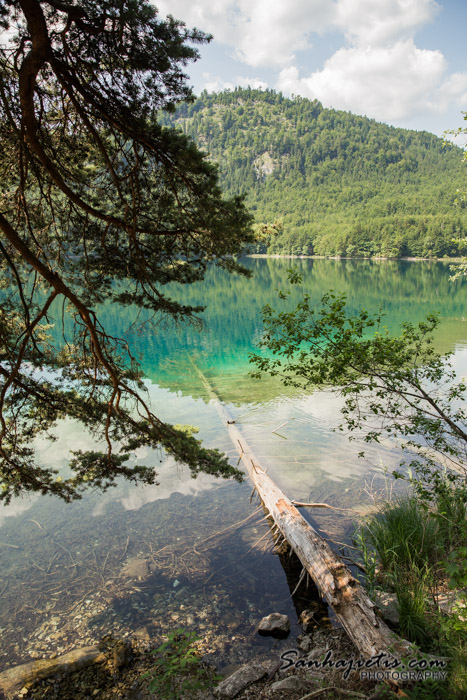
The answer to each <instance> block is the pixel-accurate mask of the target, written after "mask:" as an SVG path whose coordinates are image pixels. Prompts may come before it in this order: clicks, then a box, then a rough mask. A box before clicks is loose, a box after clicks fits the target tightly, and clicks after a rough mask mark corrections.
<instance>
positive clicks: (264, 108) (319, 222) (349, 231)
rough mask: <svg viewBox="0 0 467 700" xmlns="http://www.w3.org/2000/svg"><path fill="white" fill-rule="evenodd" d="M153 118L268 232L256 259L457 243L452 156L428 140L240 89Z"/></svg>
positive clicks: (437, 249)
mask: <svg viewBox="0 0 467 700" xmlns="http://www.w3.org/2000/svg"><path fill="white" fill-rule="evenodd" d="M162 120H163V121H162V123H163V124H165V125H167V126H177V127H179V128H180V129H182V130H183V131H184V132H185V133H186V134H187V135H189V136H191V137H192V138H194V140H195V141H196V142H197V143H198V145H199V146H201V147H202V148H203V149H204V150H206V151H207V152H208V153H209V154H210V158H212V159H213V160H215V161H217V162H218V163H219V167H220V175H221V183H222V186H223V188H224V189H225V191H226V192H227V193H228V194H238V193H241V192H244V193H245V194H246V198H247V204H248V205H249V206H250V208H251V209H252V211H253V213H254V214H255V219H256V221H257V222H258V223H266V224H273V223H275V225H273V226H264V227H262V231H263V235H262V237H261V240H260V242H259V243H258V245H257V246H256V249H255V250H256V252H266V251H267V252H269V253H294V254H310V253H315V254H321V255H349V256H360V255H365V256H366V255H383V256H394V257H399V256H410V255H413V256H443V255H457V254H458V249H457V245H456V244H455V243H453V241H452V239H453V238H455V237H463V236H465V235H466V231H467V219H466V214H467V212H466V209H465V208H463V207H462V205H458V206H456V205H455V204H454V200H455V197H456V189H457V188H458V187H460V186H461V184H462V182H463V181H465V175H466V171H465V165H464V164H463V163H462V151H461V150H460V149H459V148H457V147H455V146H452V145H447V146H446V145H445V144H444V143H443V140H442V139H440V138H437V137H436V136H434V135H433V134H429V133H428V132H417V131H408V130H405V129H396V128H394V127H390V126H387V125H385V124H380V123H377V122H375V121H374V120H371V119H367V118H366V117H358V116H355V115H353V114H350V113H348V112H339V111H336V110H333V109H324V108H323V107H322V105H321V104H320V103H319V102H318V101H317V100H314V101H311V100H307V99H304V98H295V99H287V98H285V97H283V96H282V95H281V94H278V93H275V92H274V91H272V90H267V91H261V90H253V89H250V88H247V89H240V88H236V89H235V90H234V91H227V92H223V93H213V94H208V93H206V92H204V93H203V94H202V95H201V97H200V98H199V99H197V100H196V101H195V102H194V103H193V104H183V105H181V106H180V107H179V109H178V110H177V112H176V113H175V114H174V115H164V116H163V118H162Z"/></svg>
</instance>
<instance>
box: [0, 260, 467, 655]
mask: <svg viewBox="0 0 467 700" xmlns="http://www.w3.org/2000/svg"><path fill="white" fill-rule="evenodd" d="M291 264H292V262H291V261H289V260H257V259H253V260H249V261H247V265H248V266H250V267H251V269H252V270H253V271H254V273H255V274H254V277H253V280H251V281H249V280H245V279H243V278H235V277H229V276H227V274H226V273H224V272H222V271H221V270H216V269H213V270H211V271H210V272H209V274H208V277H207V279H206V281H205V282H204V283H203V284H201V285H193V286H189V287H184V288H183V300H184V301H185V302H186V303H189V304H198V303H203V302H207V303H208V308H207V310H206V312H205V314H204V317H205V327H204V331H203V333H202V334H199V333H197V332H196V331H195V330H194V329H192V328H188V327H181V328H179V329H178V330H177V331H175V330H174V329H169V330H166V331H164V332H163V331H162V329H160V330H159V331H158V332H157V333H149V334H146V335H138V334H136V333H133V334H130V335H129V339H130V341H131V343H132V344H133V346H134V348H136V347H137V349H138V350H139V351H140V352H141V355H142V358H143V365H144V369H145V370H146V372H147V374H148V376H149V381H148V385H147V386H148V392H149V396H150V399H151V402H152V405H153V408H154V411H155V413H156V415H158V416H159V417H160V418H162V419H164V420H167V421H169V422H174V423H182V424H183V423H186V424H194V425H197V426H198V427H199V437H200V438H201V439H202V440H203V441H204V443H205V444H206V445H207V446H210V447H217V448H219V449H221V450H223V451H225V452H226V453H227V454H229V455H230V456H231V458H232V462H233V463H234V464H236V462H237V455H236V452H235V450H234V448H233V446H232V444H231V443H230V442H229V439H228V437H227V434H226V431H225V428H224V426H223V425H222V424H221V423H220V421H219V417H218V415H217V412H216V410H215V408H214V406H213V405H212V404H211V403H210V400H209V396H208V395H207V394H206V389H205V387H204V386H203V385H202V384H201V382H200V380H199V377H198V375H197V373H196V371H195V370H194V368H193V362H192V361H193V360H194V361H195V363H196V364H198V366H199V367H200V368H201V369H202V370H203V372H204V373H205V374H206V376H207V377H208V379H209V381H210V382H211V384H212V385H213V386H214V388H215V390H216V392H217V393H218V394H219V395H220V397H221V398H222V399H223V400H224V401H226V402H227V403H228V404H229V410H230V412H231V413H233V415H234V416H235V419H236V421H237V424H238V427H239V428H240V430H241V431H243V432H244V434H245V437H246V438H247V440H248V442H249V443H250V444H251V446H252V448H253V449H254V451H255V453H256V454H257V455H258V457H259V459H260V460H261V461H262V462H263V463H264V464H265V465H267V466H268V469H269V473H270V474H271V476H272V477H273V478H274V479H275V480H276V481H277V482H278V483H279V485H280V486H281V487H282V488H283V489H284V491H285V492H286V493H287V494H288V495H289V497H290V498H295V499H297V500H304V501H307V500H312V501H325V502H328V503H331V504H333V505H337V506H341V507H343V508H349V509H352V508H355V509H359V510H360V511H363V510H365V509H367V508H369V507H371V505H372V502H373V500H372V499H373V498H377V496H378V492H379V491H384V489H385V488H387V482H386V481H385V477H384V473H383V472H382V471H381V469H382V468H383V467H387V468H389V469H392V468H393V467H394V466H396V464H397V462H398V458H399V455H398V454H397V452H395V451H394V449H393V446H391V445H390V444H383V445H380V446H377V447H371V448H367V460H366V461H365V460H361V459H358V457H357V454H358V452H359V451H360V450H361V447H360V446H357V445H355V446H353V445H349V443H348V442H347V439H346V437H345V436H344V435H341V434H339V433H335V432H332V428H333V427H334V426H336V425H337V424H338V422H339V402H338V400H336V398H335V397H332V396H331V395H330V394H327V393H326V392H321V393H308V394H303V393H300V392H296V391H295V390H292V389H289V390H284V388H283V387H282V386H281V385H280V383H279V382H278V381H277V380H275V379H267V378H265V379H264V380H262V381H253V380H251V378H249V377H248V371H249V369H250V367H249V365H248V361H247V354H248V351H249V350H251V348H252V343H253V341H254V339H257V338H258V337H259V336H260V334H261V324H260V320H259V311H260V308H261V307H262V306H263V305H264V304H265V303H275V302H274V297H275V292H274V290H275V288H277V287H284V285H285V279H286V271H287V269H288V268H289V267H290V266H291ZM293 264H294V265H295V266H298V267H299V269H300V271H301V272H302V273H303V275H304V291H306V292H308V293H310V294H311V295H312V298H313V299H316V301H318V300H319V298H320V297H321V295H322V293H323V292H324V291H326V289H328V288H329V287H333V288H334V289H335V290H337V291H342V292H346V293H347V295H348V300H349V307H350V309H351V310H357V308H359V307H360V306H365V307H366V308H367V309H368V310H369V311H376V310H378V308H379V306H382V307H383V308H384V310H385V311H386V313H387V315H388V316H387V318H388V325H389V326H390V327H391V328H392V329H393V330H395V329H396V328H397V327H398V326H400V324H401V323H402V322H403V321H404V320H406V319H410V320H412V321H417V320H419V319H421V318H423V317H424V316H425V315H426V314H427V313H429V312H431V311H433V310H439V311H440V313H441V316H442V324H441V328H440V332H439V334H438V338H437V346H438V348H439V349H440V350H452V349H455V355H454V358H453V363H454V366H455V369H456V371H457V372H458V374H459V375H461V376H465V375H466V372H467V324H466V323H465V322H462V320H461V319H462V317H463V316H464V315H465V311H466V310H465V295H464V294H463V290H462V288H461V286H460V285H459V284H457V285H452V284H451V283H449V282H448V270H447V265H444V264H438V263H417V264H411V263H400V262H395V261H386V262H370V261H326V260H316V261H306V260H298V261H293ZM172 291H173V294H174V296H176V295H177V294H180V292H179V291H177V290H172ZM299 293H300V291H299V290H298V289H294V291H293V297H292V299H291V302H292V303H293V302H294V301H297V299H298V296H297V295H298V294H299ZM102 313H103V317H102V320H103V322H104V324H106V325H107V327H108V328H109V330H110V331H111V332H112V333H113V334H122V333H125V331H126V330H127V329H128V327H129V326H130V325H131V323H132V322H133V320H134V310H131V309H127V310H126V311H125V313H122V312H121V311H117V310H116V309H115V308H112V307H110V306H108V305H107V306H104V308H103V309H102ZM58 331H59V329H58V327H57V329H56V332H57V337H58ZM57 437H58V439H57V441H56V442H50V441H48V440H45V439H42V440H39V441H38V442H37V445H36V447H37V453H38V456H39V459H40V461H42V463H44V464H50V463H53V464H54V465H55V466H56V467H57V468H60V469H62V470H66V464H67V459H68V455H69V449H70V447H71V446H72V447H73V449H77V448H81V449H84V448H86V447H89V446H91V445H92V444H93V443H92V438H91V436H88V435H86V434H85V433H84V432H83V431H82V429H81V428H80V427H79V426H77V425H76V424H75V423H74V422H72V421H69V420H67V421H63V422H62V423H61V424H60V425H59V426H57ZM135 459H138V461H142V460H144V462H145V463H147V464H151V465H153V466H154V467H155V469H156V471H157V472H158V473H159V481H160V486H153V487H136V486H132V485H128V484H126V483H119V484H118V485H117V486H116V487H115V488H113V489H110V490H109V491H108V492H107V493H106V494H104V495H102V494H99V493H87V494H86V495H85V496H84V498H83V499H82V500H81V501H79V502H76V503H72V504H63V503H61V502H58V501H56V500H53V499H50V498H44V497H37V496H35V497H32V498H28V499H17V500H15V501H14V502H13V503H12V504H11V505H10V506H8V507H6V508H2V510H1V511H0V515H1V520H0V601H1V605H0V628H1V629H2V647H1V652H0V654H1V656H0V665H2V666H6V665H9V664H12V663H18V662H20V661H25V660H28V659H29V658H35V657H38V656H41V655H48V654H50V653H53V652H58V653H60V652H63V651H67V650H69V649H71V648H72V647H73V645H75V644H76V643H78V644H85V643H90V642H94V641H97V640H98V639H99V638H100V636H102V635H103V634H104V633H106V632H109V631H110V632H113V633H115V634H118V635H123V636H125V635H127V636H128V635H130V634H133V633H135V632H138V634H140V635H143V636H144V635H145V634H146V635H148V636H149V637H150V638H154V639H156V640H157V639H158V638H159V637H160V635H161V634H162V633H163V632H164V631H165V630H167V629H168V628H170V627H174V626H188V627H192V628H193V629H195V630H196V631H197V632H198V633H201V634H202V635H203V636H204V637H205V640H206V649H205V651H206V652H207V653H211V654H216V655H217V658H219V659H221V660H223V662H224V663H228V662H230V663H234V662H241V661H243V660H246V658H248V655H249V654H250V653H251V647H252V646H253V647H255V649H256V650H257V649H261V648H264V649H266V648H269V647H270V645H271V644H272V642H271V641H270V640H263V639H260V638H257V637H256V636H255V635H254V627H255V624H256V623H257V621H258V620H259V619H260V618H261V617H262V615H266V614H269V613H270V612H271V611H273V610H276V611H279V612H285V613H287V614H290V615H291V616H292V620H293V632H298V627H297V623H296V617H295V616H294V609H293V604H292V602H291V600H290V593H289V588H288V586H287V579H286V576H285V574H284V572H283V569H282V567H281V564H280V561H279V559H278V557H277V556H275V555H274V554H273V553H272V542H271V540H270V539H269V537H268V529H267V524H266V523H265V522H264V521H263V520H262V514H261V513H259V514H257V515H255V517H254V518H252V519H249V520H247V522H246V523H245V522H244V521H245V519H247V518H248V517H249V516H251V514H252V513H253V512H254V508H255V507H256V506H255V505H252V504H251V503H250V500H249V497H250V492H251V487H250V486H249V485H248V484H247V483H245V484H243V485H239V484H234V483H226V482H222V481H219V480H216V479H213V478H211V477H208V476H206V475H199V476H198V478H197V479H196V480H192V479H191V478H190V476H189V474H188V470H186V469H185V468H184V467H182V466H180V465H175V463H174V460H173V459H172V458H167V457H166V456H164V455H161V454H160V453H159V452H157V451H155V452H152V451H148V450H145V451H143V450H142V451H141V452H140V453H139V454H138V455H137V456H136V457H135ZM161 460H162V461H161ZM256 505H257V504H256ZM307 517H308V518H309V519H310V520H311V518H313V523H314V524H315V525H316V526H317V527H318V528H319V527H321V528H323V529H324V530H326V531H327V532H328V533H329V534H330V536H331V537H333V538H334V539H335V541H341V540H342V538H345V537H346V535H348V532H349V528H350V527H351V521H352V517H353V516H352V514H349V515H348V516H345V515H344V514H342V513H336V512H335V511H333V512H332V514H329V513H319V512H316V511H313V513H311V514H308V516H307ZM239 523H240V524H239ZM241 523H243V524H241ZM216 533H217V534H216ZM213 535H215V537H213ZM176 582H178V583H177V584H176ZM144 630H146V631H144ZM274 644H279V643H278V642H277V643H276V642H274ZM284 644H286V645H290V642H284Z"/></svg>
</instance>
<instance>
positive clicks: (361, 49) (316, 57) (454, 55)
mask: <svg viewBox="0 0 467 700" xmlns="http://www.w3.org/2000/svg"><path fill="white" fill-rule="evenodd" d="M155 5H156V6H157V7H158V9H159V12H160V14H161V16H162V17H165V16H166V15H167V14H171V15H173V16H174V17H175V18H176V19H180V20H183V21H184V22H185V23H186V24H187V26H188V27H197V28H198V29H202V30H203V31H206V32H209V33H211V34H212V35H213V37H214V39H213V41H212V42H211V43H210V44H209V45H207V46H204V47H201V49H200V53H201V59H200V60H199V61H197V62H196V63H195V64H193V65H190V66H188V67H187V73H188V74H189V76H190V82H191V84H192V85H193V87H194V91H195V94H199V93H200V92H202V91H203V90H205V89H206V90H208V91H209V92H211V91H219V90H224V89H226V88H230V89H232V88H234V87H235V86H237V85H239V86H243V87H246V86H248V85H250V86H251V87H260V88H273V89H274V90H277V91H281V92H282V93H283V94H284V95H286V96H293V95H301V96H303V97H308V98H310V99H315V98H317V99H318V100H319V101H320V102H321V103H322V104H323V105H324V107H333V108H335V109H342V110H346V111H350V112H353V113H354V114H359V115H366V116H368V117H371V118H373V119H376V120H377V121H381V122H386V123H388V124H392V125H394V126H400V127H405V128H410V129H417V130H427V131H431V132H433V133H435V134H438V135H439V136H442V135H443V132H444V131H445V130H449V129H457V128H458V127H460V126H462V127H464V126H467V123H466V122H464V119H463V114H462V111H467V46H466V27H467V0H437V1H435V0H155Z"/></svg>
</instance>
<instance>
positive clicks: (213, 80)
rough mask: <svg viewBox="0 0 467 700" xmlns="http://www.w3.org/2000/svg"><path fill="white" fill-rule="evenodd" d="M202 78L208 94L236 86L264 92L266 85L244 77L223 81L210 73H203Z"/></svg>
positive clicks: (255, 79) (256, 79)
mask: <svg viewBox="0 0 467 700" xmlns="http://www.w3.org/2000/svg"><path fill="white" fill-rule="evenodd" d="M203 78H204V80H205V81H206V82H205V85H204V86H205V88H206V90H207V91H208V92H221V91H222V90H233V89H234V88H235V87H236V86H238V87H251V88H255V89H259V90H265V89H266V88H267V87H268V84H267V83H266V82H265V81H264V80H260V79H259V78H246V77H244V76H240V75H239V76H237V77H236V78H235V80H234V81H233V82H232V81H230V80H223V78H221V77H220V76H218V75H212V73H203Z"/></svg>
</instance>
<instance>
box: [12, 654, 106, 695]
mask: <svg viewBox="0 0 467 700" xmlns="http://www.w3.org/2000/svg"><path fill="white" fill-rule="evenodd" d="M106 661H107V657H106V655H105V654H104V653H103V652H101V651H100V650H99V648H98V647H97V646H89V647H82V648H81V649H75V650H74V651H70V652H68V653H67V654H63V655H62V656H58V657H57V658H55V659H40V660H38V661H31V662H30V663H27V664H22V665H21V666H14V667H13V668H8V669H7V670H6V671H3V673H0V697H6V698H12V699H13V698H17V697H19V693H20V691H21V689H22V688H23V687H26V688H29V687H30V686H32V685H34V683H37V682H38V681H40V680H42V679H43V678H48V677H49V676H54V675H55V674H57V673H72V672H73V671H78V670H79V669H81V668H85V667H86V666H91V665H94V664H102V663H105V662H106ZM2 692H3V693H4V695H2Z"/></svg>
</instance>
